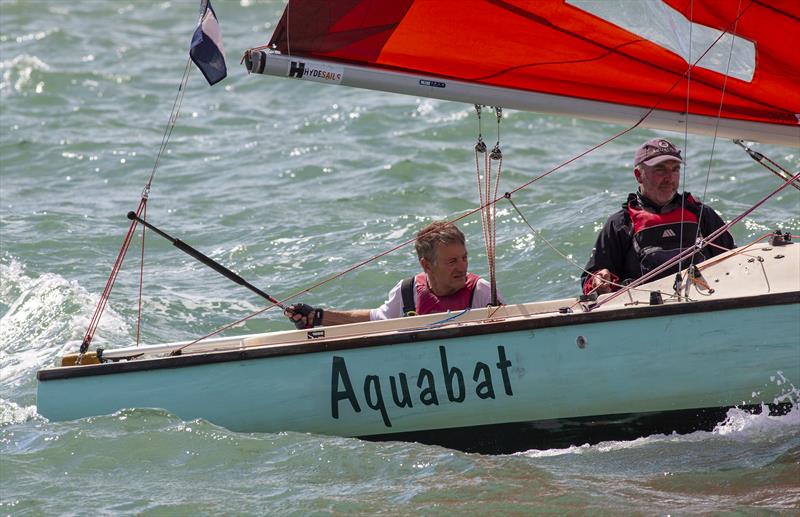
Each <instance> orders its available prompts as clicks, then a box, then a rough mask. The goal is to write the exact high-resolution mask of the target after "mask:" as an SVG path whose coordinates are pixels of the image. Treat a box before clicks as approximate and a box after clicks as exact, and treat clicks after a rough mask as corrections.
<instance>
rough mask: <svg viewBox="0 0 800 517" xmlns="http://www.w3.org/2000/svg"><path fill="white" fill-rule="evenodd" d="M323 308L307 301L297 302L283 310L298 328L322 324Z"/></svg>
mask: <svg viewBox="0 0 800 517" xmlns="http://www.w3.org/2000/svg"><path fill="white" fill-rule="evenodd" d="M322 312H323V311H322V309H319V308H314V307H312V306H310V305H306V304H305V303H295V304H294V305H292V306H290V307H287V308H286V310H285V311H283V315H284V316H286V317H287V318H289V319H290V320H292V323H294V326H295V327H297V328H298V329H310V328H312V327H316V326H317V325H321V324H322Z"/></svg>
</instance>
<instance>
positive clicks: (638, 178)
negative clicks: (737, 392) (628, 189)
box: [633, 167, 642, 183]
mask: <svg viewBox="0 0 800 517" xmlns="http://www.w3.org/2000/svg"><path fill="white" fill-rule="evenodd" d="M633 175H634V176H635V177H636V182H637V183H641V182H642V169H640V168H639V167H634V168H633Z"/></svg>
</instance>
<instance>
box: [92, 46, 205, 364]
mask: <svg viewBox="0 0 800 517" xmlns="http://www.w3.org/2000/svg"><path fill="white" fill-rule="evenodd" d="M191 63H192V61H191V59H188V60H187V61H186V66H185V67H184V70H183V77H182V78H181V81H180V84H179V85H178V93H177V94H176V95H175V100H174V101H173V103H172V111H171V112H170V116H169V119H168V121H167V126H166V128H165V129H164V134H163V135H162V136H161V146H160V148H159V150H158V153H157V154H156V158H155V162H154V163H153V169H152V171H151V172H150V176H149V177H148V178H147V182H146V183H145V186H144V189H142V195H141V199H140V200H139V205H138V207H137V208H136V215H137V216H139V217H142V219H144V216H145V215H146V214H147V201H148V199H149V197H150V188H151V186H152V184H153V178H154V177H155V174H156V170H157V169H158V164H159V161H160V160H161V155H162V154H164V151H165V150H166V148H167V144H168V143H169V139H170V137H171V136H172V131H173V130H174V129H175V124H176V122H177V121H178V115H179V114H180V108H181V104H182V102H183V95H184V92H185V91H186V84H187V82H188V80H189V71H190V70H191V68H190V67H191ZM137 224H138V223H137V221H136V220H133V221H131V224H130V226H129V227H128V233H127V234H126V235H125V239H123V241H122V246H121V247H120V250H119V253H118V254H117V259H116V260H115V261H114V265H113V267H112V268H111V273H110V274H109V276H108V280H106V285H105V288H104V289H103V293H102V294H101V295H100V300H99V301H98V302H97V306H96V307H95V310H94V313H93V314H92V319H91V321H90V322H89V326H88V328H87V329H86V334H84V336H83V341H82V342H81V346H80V349H79V354H78V359H77V364H81V361H82V360H83V356H84V354H85V353H86V351H87V350H89V346H90V345H91V343H92V339H94V333H95V331H96V330H97V326H98V325H99V323H100V317H101V316H102V315H103V311H104V310H105V308H106V305H107V304H108V298H109V296H110V295H111V290H112V289H113V288H114V283H115V282H116V281H117V276H118V275H119V272H120V269H121V268H122V262H123V261H124V260H125V255H126V254H127V253H128V248H129V247H130V245H131V240H132V239H133V236H134V234H135V232H136V226H137ZM142 238H144V235H142ZM143 246H144V245H143ZM142 253H144V250H142ZM142 258H143V259H144V255H143V256H142ZM143 262H144V260H143ZM141 271H142V272H144V265H142V269H141ZM140 281H141V279H140ZM141 296H142V293H141V289H140V290H139V306H140V307H141ZM138 318H139V319H138V321H137V330H136V336H137V337H136V342H137V344H138V342H139V329H140V327H141V310H140V311H139V316H138Z"/></svg>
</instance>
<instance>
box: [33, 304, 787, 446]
mask: <svg viewBox="0 0 800 517" xmlns="http://www.w3.org/2000/svg"><path fill="white" fill-rule="evenodd" d="M770 299H771V300H772V301H770V302H769V303H768V304H766V305H763V304H761V303H760V302H759V303H751V304H750V306H745V307H739V308H737V305H736V304H735V303H728V304H727V305H726V306H725V307H724V308H714V310H708V311H705V310H698V311H697V312H691V313H683V312H681V313H678V312H677V311H669V310H666V309H668V308H666V309H665V308H659V307H652V308H643V309H642V308H639V309H636V310H637V311H638V313H637V315H636V316H635V317H629V316H627V315H626V314H627V313H626V312H625V311H624V310H619V311H612V312H611V313H607V314H600V315H595V314H588V315H587V314H575V315H567V316H564V317H559V318H558V319H556V318H552V321H549V320H548V321H549V322H547V321H546V322H541V323H535V324H534V323H528V324H526V323H524V322H523V323H518V324H516V325H504V324H498V325H496V326H495V328H493V329H490V330H491V331H486V332H484V331H475V332H473V333H472V335H470V331H463V330H459V329H455V330H452V329H451V330H431V331H421V332H416V333H413V334H412V335H408V333H406V334H400V335H399V336H398V337H389V338H383V341H384V342H386V344H382V341H381V339H377V338H370V337H363V338H359V339H351V340H346V341H345V342H344V343H337V342H335V341H334V342H331V343H330V344H317V345H312V344H296V345H287V346H285V347H275V348H273V349H268V350H266V351H262V352H258V353H256V352H247V351H240V352H224V353H209V354H204V355H203V356H201V357H194V358H193V357H190V356H185V357H182V356H177V357H171V358H165V359H153V360H145V361H137V362H136V364H133V362H132V364H131V365H130V366H129V365H126V364H124V363H120V364H116V365H108V364H103V365H96V366H80V367H73V368H59V369H54V370H51V371H50V372H56V373H53V374H51V375H49V374H48V371H43V372H40V376H39V379H40V382H39V388H38V409H39V413H40V414H41V415H43V416H45V417H47V418H49V419H51V420H72V419H77V418H82V417H87V416H92V415H102V414H109V413H113V412H115V411H117V410H120V409H123V408H163V409H166V410H168V411H170V412H171V413H174V414H175V415H177V416H179V417H180V418H182V419H184V420H192V419H197V418H201V419H205V420H208V421H210V422H213V423H215V424H218V425H221V426H224V427H226V428H228V429H231V430H235V431H252V432H278V431H300V432H313V433H321V434H329V435H339V436H372V435H381V434H385V433H400V432H409V431H424V430H434V429H447V428H460V427H468V426H478V425H490V424H503V423H512V422H532V421H541V420H550V419H559V418H571V417H585V416H591V415H611V414H620V413H635V412H652V411H668V410H680V409H691V408H706V407H726V406H732V405H745V404H760V403H773V402H780V401H781V400H782V397H786V396H787V394H789V393H790V391H791V390H792V388H793V387H794V386H800V305H799V304H798V296H797V294H796V293H795V294H789V295H783V296H782V298H780V300H777V301H775V298H774V297H773V298H770ZM745 305H747V304H745ZM662 309H663V310H662ZM642 311H652V316H650V315H649V314H650V313H645V314H644V315H643V314H642ZM526 325H527V326H528V328H525V327H526ZM387 340H388V341H387ZM392 340H394V342H392ZM259 354H261V355H259ZM173 364H174V366H173ZM445 364H446V365H445ZM109 366H111V367H115V368H116V369H114V368H111V369H109ZM104 369H105V370H104ZM454 369H457V370H454ZM59 370H61V371H64V372H62V373H57V371H59ZM73 371H74V372H79V373H74V372H73ZM108 371H110V373H105V372H108ZM458 372H460V374H459V373H458ZM459 379H462V380H463V385H462V383H460V382H459ZM404 380H405V382H403V381H404ZM348 381H349V382H348ZM403 386H406V387H407V389H404V388H403ZM393 388H394V389H393Z"/></svg>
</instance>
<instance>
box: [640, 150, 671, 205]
mask: <svg viewBox="0 0 800 517" xmlns="http://www.w3.org/2000/svg"><path fill="white" fill-rule="evenodd" d="M633 173H634V175H635V176H636V181H638V182H639V185H640V188H641V191H642V194H643V195H644V196H645V197H647V198H648V199H649V200H650V201H652V202H654V203H655V204H657V205H666V204H667V203H669V202H670V200H671V199H672V197H673V196H674V195H675V193H676V192H677V191H678V185H679V183H680V174H681V162H679V161H678V160H667V161H665V162H661V163H659V164H657V165H653V166H649V165H645V164H643V163H642V164H639V166H638V167H636V168H635V169H634V170H633Z"/></svg>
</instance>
